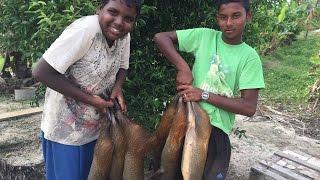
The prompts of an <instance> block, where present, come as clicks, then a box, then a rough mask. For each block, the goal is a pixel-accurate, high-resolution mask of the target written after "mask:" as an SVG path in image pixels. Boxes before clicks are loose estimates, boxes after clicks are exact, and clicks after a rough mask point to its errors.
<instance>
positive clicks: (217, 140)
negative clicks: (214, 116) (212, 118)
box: [203, 127, 231, 180]
mask: <svg viewBox="0 0 320 180" xmlns="http://www.w3.org/2000/svg"><path fill="white" fill-rule="evenodd" d="M230 156H231V144H230V139H229V136H228V134H226V133H224V132H223V131H222V130H221V129H219V128H216V127H212V132H211V135H210V139H209V145H208V154H207V161H206V165H205V170H204V175H203V179H205V180H207V179H208V180H209V179H210V180H214V179H216V180H223V179H225V178H226V175H227V172H228V168H229V162H230Z"/></svg>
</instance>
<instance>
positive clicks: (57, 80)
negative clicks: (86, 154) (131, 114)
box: [32, 58, 113, 113]
mask: <svg viewBox="0 0 320 180" xmlns="http://www.w3.org/2000/svg"><path fill="white" fill-rule="evenodd" d="M32 75H33V77H34V78H35V79H37V80H38V81H40V82H42V83H43V84H45V85H47V86H48V87H49V88H51V89H53V90H55V91H57V92H59V93H61V94H64V95H65V96H67V97H71V98H73V99H75V100H77V101H81V102H83V103H86V104H89V105H92V106H94V107H96V108H97V109H98V110H99V111H100V112H102V113H104V112H105V108H106V107H110V106H113V103H112V101H105V100H104V99H102V98H101V97H99V96H92V95H89V94H86V93H85V92H83V91H81V89H80V88H78V87H77V86H75V85H74V84H72V83H71V82H70V81H69V80H68V79H67V78H66V77H65V76H64V75H63V74H61V73H59V72H58V71H56V70H55V69H54V68H53V67H52V66H51V65H50V64H48V63H47V62H46V61H45V59H43V58H41V59H40V60H39V61H38V63H37V65H36V67H35V68H34V69H33V71H32Z"/></svg>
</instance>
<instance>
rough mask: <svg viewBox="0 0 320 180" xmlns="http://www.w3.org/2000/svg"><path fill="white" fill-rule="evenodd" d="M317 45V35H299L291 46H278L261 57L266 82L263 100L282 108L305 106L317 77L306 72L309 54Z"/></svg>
mask: <svg viewBox="0 0 320 180" xmlns="http://www.w3.org/2000/svg"><path fill="white" fill-rule="evenodd" d="M319 44H320V35H319V34H318V35H313V36H310V37H308V39H307V40H305V39H302V38H299V39H298V40H297V41H294V42H293V44H292V45H290V46H284V47H280V48H278V49H277V50H276V51H275V52H274V53H273V54H271V55H268V56H265V57H262V58H261V59H262V63H263V68H264V76H265V83H266V88H265V89H264V90H262V91H261V95H262V97H263V98H264V99H266V100H267V101H268V102H266V103H268V104H272V105H275V104H278V105H281V106H282V107H284V108H289V107H291V108H292V107H296V108H297V107H300V106H301V105H302V106H306V105H307V100H308V92H309V87H310V86H311V85H312V84H313V83H314V82H315V81H316V79H317V78H319V77H316V75H313V76H312V75H309V74H310V73H309V71H310V68H311V67H312V63H311V62H310V57H311V56H312V55H315V54H316V53H317V52H318V51H319V50H320V49H319V48H320V46H319ZM318 75H319V72H318Z"/></svg>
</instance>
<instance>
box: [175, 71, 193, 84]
mask: <svg viewBox="0 0 320 180" xmlns="http://www.w3.org/2000/svg"><path fill="white" fill-rule="evenodd" d="M192 81H193V77H192V72H191V70H190V69H188V70H179V71H178V72H177V78H176V85H177V87H178V86H180V85H191V84H192Z"/></svg>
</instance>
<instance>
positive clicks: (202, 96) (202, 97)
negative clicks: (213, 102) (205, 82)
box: [201, 91, 209, 100]
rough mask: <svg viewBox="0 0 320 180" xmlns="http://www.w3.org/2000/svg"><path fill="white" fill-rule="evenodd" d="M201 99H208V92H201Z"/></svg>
mask: <svg viewBox="0 0 320 180" xmlns="http://www.w3.org/2000/svg"><path fill="white" fill-rule="evenodd" d="M201 99H203V100H207V99H209V92H207V91H203V92H202V94H201Z"/></svg>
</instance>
